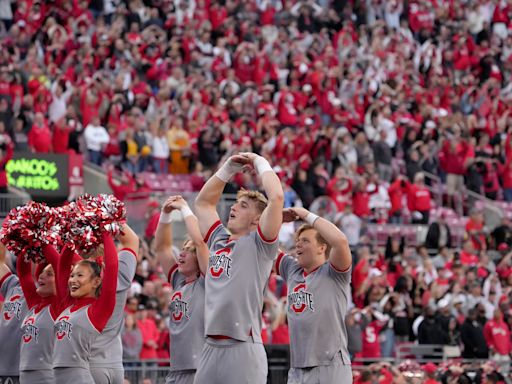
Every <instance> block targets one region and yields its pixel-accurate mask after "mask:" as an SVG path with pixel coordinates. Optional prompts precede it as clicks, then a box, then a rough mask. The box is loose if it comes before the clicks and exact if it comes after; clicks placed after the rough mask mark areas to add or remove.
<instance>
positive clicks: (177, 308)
mask: <svg viewBox="0 0 512 384" xmlns="http://www.w3.org/2000/svg"><path fill="white" fill-rule="evenodd" d="M181 298H182V294H181V292H180V291H178V292H175V293H174V295H172V297H171V304H170V306H169V310H170V311H171V315H172V319H173V320H174V321H181V319H183V316H185V318H186V319H189V315H188V303H187V302H186V301H183V300H181Z"/></svg>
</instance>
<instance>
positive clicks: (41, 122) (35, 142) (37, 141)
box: [28, 112, 52, 153]
mask: <svg viewBox="0 0 512 384" xmlns="http://www.w3.org/2000/svg"><path fill="white" fill-rule="evenodd" d="M28 146H29V148H30V150H31V151H32V152H37V153H49V152H51V151H52V133H51V132H50V128H48V123H47V122H46V119H45V118H44V115H43V114H42V113H41V112H38V113H36V115H35V117H34V124H33V125H32V128H31V129H30V132H29V133H28Z"/></svg>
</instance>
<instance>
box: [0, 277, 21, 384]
mask: <svg viewBox="0 0 512 384" xmlns="http://www.w3.org/2000/svg"><path fill="white" fill-rule="evenodd" d="M0 294H2V296H3V297H4V298H5V301H4V305H3V307H2V317H1V318H0V340H1V341H0V356H1V357H2V358H1V359H0V376H18V375H19V373H20V372H19V367H20V353H19V351H20V339H21V328H20V324H21V321H22V320H23V319H24V318H25V316H26V314H27V312H28V308H27V303H26V301H25V297H24V296H23V291H22V290H21V286H20V283H19V280H18V277H17V276H15V275H13V274H11V273H8V274H7V275H5V276H4V277H3V278H2V280H0Z"/></svg>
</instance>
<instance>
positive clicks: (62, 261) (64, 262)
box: [43, 245, 75, 309]
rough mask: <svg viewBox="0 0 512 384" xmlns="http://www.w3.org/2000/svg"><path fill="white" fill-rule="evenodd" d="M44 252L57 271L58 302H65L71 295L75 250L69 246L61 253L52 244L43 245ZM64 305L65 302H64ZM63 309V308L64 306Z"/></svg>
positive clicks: (56, 289) (55, 271) (56, 288)
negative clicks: (70, 279)
mask: <svg viewBox="0 0 512 384" xmlns="http://www.w3.org/2000/svg"><path fill="white" fill-rule="evenodd" d="M43 254H44V257H45V258H46V260H48V263H50V265H51V266H52V267H53V271H54V273H55V291H56V292H57V302H58V303H64V301H65V300H66V298H67V297H68V296H69V289H68V280H69V275H70V274H71V267H72V265H73V256H74V254H75V253H74V252H73V251H72V250H71V249H69V248H68V247H64V249H63V250H62V253H61V254H60V255H59V253H58V252H57V250H56V249H55V248H54V247H53V246H51V245H45V246H43ZM62 305H63V306H64V305H65V304H62ZM62 309H63V308H62Z"/></svg>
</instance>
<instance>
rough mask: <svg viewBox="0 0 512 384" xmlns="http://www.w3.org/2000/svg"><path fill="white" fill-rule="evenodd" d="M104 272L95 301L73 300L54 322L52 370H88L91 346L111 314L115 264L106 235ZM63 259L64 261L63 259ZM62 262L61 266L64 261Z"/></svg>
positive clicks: (115, 271) (113, 254)
mask: <svg viewBox="0 0 512 384" xmlns="http://www.w3.org/2000/svg"><path fill="white" fill-rule="evenodd" d="M104 246H105V272H104V276H103V281H102V287H101V295H100V296H99V297H98V298H94V297H92V298H80V299H75V300H74V302H73V304H72V305H71V306H69V307H67V308H66V309H65V310H64V311H63V312H62V313H61V314H60V315H59V316H58V318H57V320H56V322H55V345H54V349H53V367H54V368H59V367H62V368H78V367H79V368H86V369H88V368H89V366H90V365H89V359H90V355H91V352H92V350H93V346H94V343H95V341H96V339H97V338H98V336H99V335H100V334H101V332H102V331H103V329H105V326H106V325H107V322H108V321H109V319H110V317H111V316H112V314H113V312H114V306H115V304H116V303H115V296H116V287H117V274H118V261H117V252H116V249H115V245H114V241H113V240H112V238H111V237H109V236H107V235H105V237H104ZM63 259H65V258H63ZM63 259H61V263H64V262H65V261H66V260H63Z"/></svg>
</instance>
